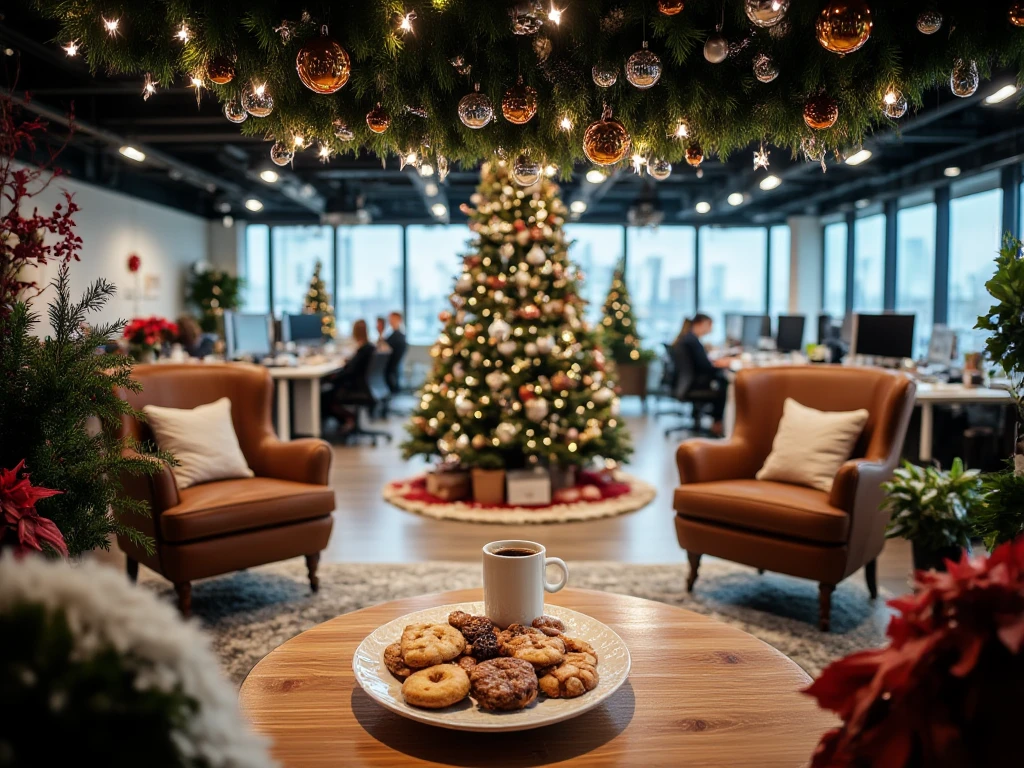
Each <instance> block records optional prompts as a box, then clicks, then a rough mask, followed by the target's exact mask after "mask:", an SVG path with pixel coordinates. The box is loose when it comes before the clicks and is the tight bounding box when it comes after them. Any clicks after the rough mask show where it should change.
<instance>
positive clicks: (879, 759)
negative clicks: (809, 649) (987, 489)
mask: <svg viewBox="0 0 1024 768" xmlns="http://www.w3.org/2000/svg"><path fill="white" fill-rule="evenodd" d="M947 567H948V572H947V573H936V572H935V571H930V572H927V573H925V572H918V573H917V575H916V586H917V590H916V591H915V593H914V594H910V595H906V596H904V597H900V598H897V599H895V600H891V601H890V602H889V605H891V606H892V607H893V608H895V609H896V610H898V611H899V615H897V616H894V617H893V619H892V621H891V622H890V624H889V629H888V635H889V638H890V640H891V642H890V644H889V646H888V647H887V648H879V649H876V650H870V651H862V652H860V653H854V654H852V655H850V656H847V657H846V658H845V659H842V660H840V661H837V662H835V663H834V664H832V665H830V666H829V667H828V668H826V669H825V671H824V672H823V673H822V675H821V677H820V678H818V680H816V681H815V682H814V683H813V684H812V685H811V686H810V687H809V688H808V689H807V691H806V693H808V694H810V695H811V696H813V697H815V698H816V699H817V700H818V703H819V704H820V705H821V706H822V707H823V708H825V709H830V710H832V711H833V712H835V713H836V714H838V715H839V717H840V718H842V720H843V721H844V722H843V725H842V726H841V727H839V728H837V729H834V730H832V731H829V732H828V733H827V734H825V736H824V737H823V738H822V740H821V743H820V744H819V745H818V749H817V751H816V752H815V755H814V761H813V766H815V768H825V767H826V766H827V767H828V768H837V767H840V766H842V767H844V768H845V767H847V766H849V767H850V768H852V767H854V766H862V765H864V766H877V767H879V768H902V767H903V766H908V767H909V766H915V767H916V766H929V767H931V766H937V767H940V768H942V767H945V766H950V767H952V766H997V765H998V766H1002V765H1018V764H1019V761H1020V759H1021V758H1020V755H1021V747H1020V744H1019V740H1018V729H1019V727H1020V721H1021V714H1022V712H1024V653H1022V647H1024V536H1022V537H1020V538H1018V539H1017V540H1016V541H1014V542H1009V543H1007V544H1004V545H1002V546H1001V547H999V548H997V549H996V550H995V552H993V553H992V555H991V556H990V557H988V558H984V557H982V558H979V559H977V560H971V559H970V558H968V557H967V556H966V555H965V556H964V558H963V559H962V560H961V561H960V562H959V563H954V562H952V561H947Z"/></svg>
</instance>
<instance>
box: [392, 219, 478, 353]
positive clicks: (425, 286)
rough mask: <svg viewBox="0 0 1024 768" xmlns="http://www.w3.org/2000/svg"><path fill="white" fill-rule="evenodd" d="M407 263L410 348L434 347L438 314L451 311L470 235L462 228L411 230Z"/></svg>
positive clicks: (438, 328)
mask: <svg viewBox="0 0 1024 768" xmlns="http://www.w3.org/2000/svg"><path fill="white" fill-rule="evenodd" d="M406 236H407V237H408V247H409V252H408V259H409V318H408V322H407V323H406V328H407V336H408V338H409V343H410V344H433V343H434V342H435V341H436V340H437V335H438V333H440V331H441V321H440V320H438V319H437V316H438V314H439V313H440V312H441V311H442V310H445V309H450V307H451V304H450V303H449V301H448V298H449V296H451V293H452V288H453V287H454V284H455V279H456V278H457V277H458V276H459V274H461V272H462V256H463V255H465V254H466V253H468V252H469V250H470V248H469V246H468V242H469V241H470V240H471V239H472V233H471V232H470V231H469V229H468V228H466V226H465V225H463V224H452V225H449V226H411V227H408V229H407V230H406Z"/></svg>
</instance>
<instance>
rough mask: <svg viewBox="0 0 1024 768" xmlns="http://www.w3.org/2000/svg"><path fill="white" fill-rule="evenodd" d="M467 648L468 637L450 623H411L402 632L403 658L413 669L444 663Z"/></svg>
mask: <svg viewBox="0 0 1024 768" xmlns="http://www.w3.org/2000/svg"><path fill="white" fill-rule="evenodd" d="M465 649H466V638H464V637H463V636H462V633H461V632H459V630H457V629H456V628H455V627H452V626H450V625H448V624H410V625H409V626H408V627H406V628H405V631H404V632H402V658H403V659H404V660H405V664H406V666H409V667H412V668H413V669H422V668H423V667H432V666H434V665H435V664H444V663H445V662H446V661H451V660H452V659H455V658H458V657H459V656H460V655H461V654H462V652H463V651H464V650H465Z"/></svg>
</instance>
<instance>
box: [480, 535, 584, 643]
mask: <svg viewBox="0 0 1024 768" xmlns="http://www.w3.org/2000/svg"><path fill="white" fill-rule="evenodd" d="M503 552H504V554H503ZM549 565H554V566H557V567H558V568H559V569H561V571H562V578H561V580H559V581H557V582H555V583H551V582H549V581H548V580H547V574H546V572H545V571H546V569H547V567H548V566H549ZM568 580H569V568H568V567H567V566H566V564H565V563H564V562H563V561H562V560H560V559H559V558H557V557H545V549H544V546H543V545H542V544H538V543H537V542H535V541H518V540H515V539H511V540H506V541H492V542H491V543H490V544H487V545H485V546H484V613H485V614H486V615H487V618H489V619H490V620H491V621H493V622H494V623H495V624H497V625H498V626H499V627H507V626H509V625H511V624H523V625H524V626H529V625H530V624H531V622H533V620H534V619H536V618H537V617H538V616H541V615H543V613H544V592H545V591H547V592H557V591H558V590H560V589H561V588H562V587H564V586H565V584H566V582H567V581H568Z"/></svg>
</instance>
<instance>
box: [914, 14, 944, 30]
mask: <svg viewBox="0 0 1024 768" xmlns="http://www.w3.org/2000/svg"><path fill="white" fill-rule="evenodd" d="M940 29H942V14H941V13H939V12H938V11H937V10H935V9H934V8H928V9H926V10H923V11H921V12H920V13H919V14H918V15H917V31H918V32H920V33H921V34H922V35H934V34H935V33H936V32H938V31H939V30H940Z"/></svg>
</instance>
